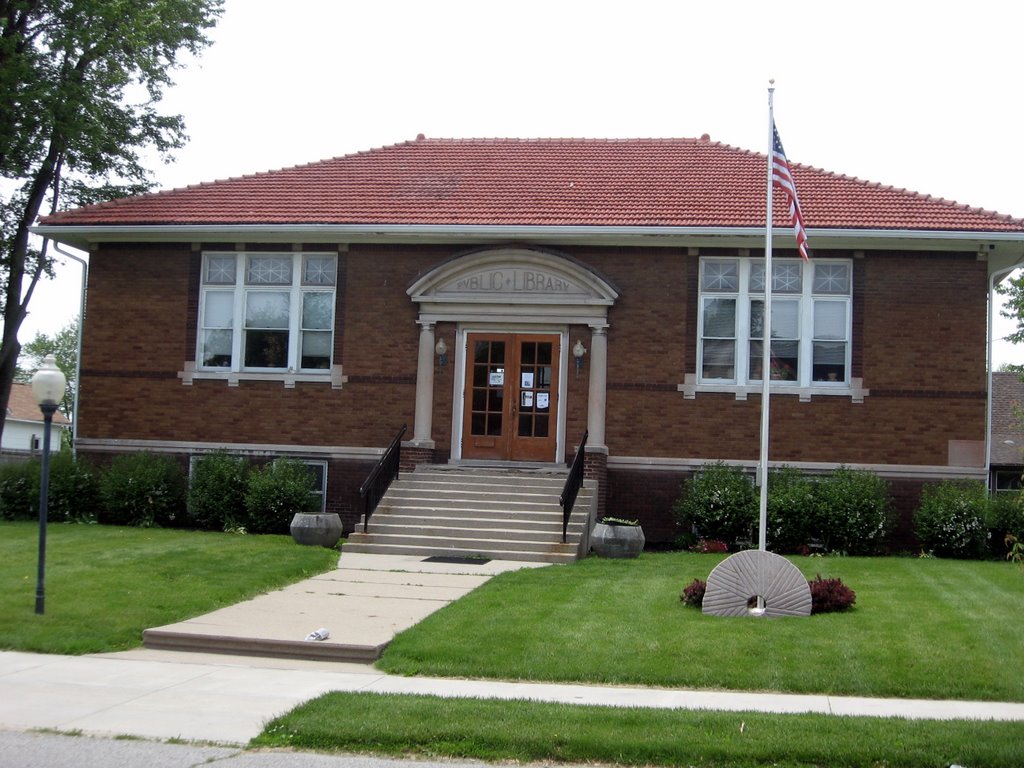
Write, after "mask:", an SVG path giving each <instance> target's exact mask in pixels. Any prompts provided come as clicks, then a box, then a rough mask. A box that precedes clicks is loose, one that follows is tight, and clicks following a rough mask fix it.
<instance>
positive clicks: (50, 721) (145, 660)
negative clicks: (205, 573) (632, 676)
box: [0, 555, 1024, 744]
mask: <svg viewBox="0 0 1024 768" xmlns="http://www.w3.org/2000/svg"><path fill="white" fill-rule="evenodd" d="M350 558H351V559H350ZM365 558H382V559H375V560H371V561H369V562H360V561H361V560H365ZM345 560H346V561H347V566H346V569H345V570H348V571H350V573H349V574H348V576H347V577H343V576H339V575H338V574H333V573H332V574H329V575H328V576H327V577H326V579H327V581H328V582H330V584H328V585H327V586H326V587H325V584H324V579H325V577H317V578H315V579H311V580H309V581H308V582H303V583H302V584H301V585H296V586H295V587H292V588H289V589H288V590H282V591H281V593H272V594H271V595H267V596H264V597H263V598H258V599H256V600H252V601H248V602H247V603H242V604H241V605H239V606H233V607H232V608H229V609H225V610H224V611H217V612H215V613H213V614H209V615H208V616H206V617H199V618H197V619H193V620H192V621H191V622H185V624H191V625H192V626H193V627H203V628H204V629H202V631H196V632H195V633H194V634H206V635H209V636H211V637H218V636H239V637H249V638H250V639H252V638H256V639H259V636H260V635H261V634H268V633H269V629H268V630H265V629H261V628H271V627H272V628H274V630H273V631H274V632H276V633H279V634H283V635H286V637H284V641H286V642H288V643H305V644H307V645H310V646H313V645H316V646H320V645H323V644H326V643H329V642H331V640H326V641H322V642H312V641H309V642H307V641H304V640H300V639H297V638H300V637H304V636H305V635H306V634H307V633H308V632H310V631H312V630H315V629H318V628H320V627H321V626H323V627H326V628H328V629H329V630H330V632H331V639H333V640H334V642H336V643H353V644H356V643H357V641H359V640H360V636H361V635H360V633H364V632H365V633H367V634H366V635H365V636H363V639H364V640H366V639H367V638H369V637H370V634H369V633H370V632H371V630H372V631H373V632H384V633H385V634H386V633H387V632H390V633H392V634H393V633H394V632H396V631H399V630H400V629H404V628H405V627H406V626H410V625H411V624H413V623H415V622H416V621H418V620H419V619H420V618H422V617H423V616H425V615H427V614H428V613H430V612H431V611H432V610H436V609H437V608H439V607H441V606H442V605H445V604H447V602H449V601H450V600H451V599H454V598H455V596H456V595H455V594H454V590H453V591H450V592H445V593H444V594H440V593H438V592H437V585H436V584H435V583H433V580H432V579H430V578H427V577H426V576H424V575H423V574H424V573H426V574H428V575H429V574H433V575H438V574H440V575H449V576H472V577H475V578H476V581H478V582H479V583H482V581H485V580H486V578H489V577H490V575H493V574H494V573H498V572H500V571H501V570H506V569H508V568H515V567H522V564H517V563H514V564H509V563H488V564H486V565H472V566H461V565H454V566H452V565H444V564H422V563H420V562H419V559H418V558H411V561H405V560H403V559H401V558H388V557H385V556H379V555H361V556H358V558H357V557H356V556H350V555H346V556H345ZM356 566H359V567H358V568H357V567H356ZM556 567H557V566H556ZM412 569H426V570H425V571H419V570H417V571H413V570H412ZM480 569H484V571H485V572H483V573H481V572H479V571H480ZM341 570H343V569H339V571H341ZM473 571H476V572H473ZM367 572H369V573H370V574H371V575H367ZM373 573H378V574H383V573H391V574H396V573H403V574H404V575H402V576H401V580H402V581H404V582H406V588H405V589H404V590H402V591H400V592H398V593H394V594H392V593H390V592H388V590H383V591H384V592H386V593H387V594H383V595H381V596H379V597H378V596H374V595H373V594H372V593H373V592H374V591H375V590H374V589H366V590H365V591H366V593H367V594H362V595H360V596H359V598H358V599H356V600H348V601H345V605H346V610H345V611H341V612H334V611H333V608H332V607H331V606H333V605H334V604H335V602H338V603H341V602H342V601H343V600H344V598H345V597H347V596H350V595H352V594H353V590H355V589H356V587H354V586H353V585H354V584H363V585H366V584H369V583H378V584H383V585H387V584H392V583H393V582H391V581H390V580H389V579H382V580H377V581H374V577H373V576H372V574H373ZM413 573H420V575H419V576H413V575H410V574H413ZM463 586H464V587H466V586H468V582H465V583H464V584H463ZM469 588H472V587H469ZM342 593H344V594H342ZM463 593H464V592H463ZM284 595H287V599H285V597H284ZM328 598H330V599H328ZM409 603H419V605H417V606H414V607H412V608H410V606H409V605H408V604H409ZM431 606H432V607H431ZM356 608H358V612H356V613H354V611H356ZM428 608H429V610H428ZM417 617H418V618H417ZM211 627H213V628H215V629H211ZM382 627H383V628H385V629H382ZM179 629H180V627H179ZM375 637H377V639H379V636H375ZM279 639H280V638H279ZM363 644H365V645H369V644H370V643H369V642H366V643H363ZM327 691H370V692H377V693H406V694H411V693H422V694H435V695H440V696H451V697H475V698H500V699H529V700H535V701H553V702H564V703H572V704H597V705H606V706H626V707H652V708H654V707H660V708H677V709H716V710H727V711H760V712H782V713H795V712H819V713H825V714H835V715H865V716H881V717H906V718H929V719H956V718H968V719H998V720H1024V704H1021V703H987V702H966V701H913V700H903V699H870V698H860V697H839V696H804V695H787V694H758V693H742V692H723V691H687V690H665V689H650V688H630V687H599V686H591V685H564V684H546V683H516V682H501V681H479V680H448V679H437V678H421V677H395V676H390V675H385V674H382V673H381V672H379V671H377V670H376V669H374V668H373V667H372V666H369V665H367V664H359V663H344V662H334V661H327V660H320V661H306V660H301V659H295V658H264V657H257V656H231V655H223V654H199V653H190V652H182V651H168V650H154V649H140V650H135V651H127V652H123V653H113V654H100V655H94V656H74V657H72V656H51V655H38V654H30V653H19V652H2V653H0V730H3V729H7V730H19V731H21V730H30V729H40V728H45V729H56V730H61V731H81V732H82V733H84V734H89V735H98V736H111V735H132V736H140V737H144V738H152V739H186V740H201V741H209V742H213V743H218V744H245V743H246V742H247V741H248V740H249V739H251V738H252V737H254V736H256V735H257V734H258V733H259V732H260V731H261V729H262V727H263V724H264V723H265V722H266V721H267V720H268V719H270V718H272V717H274V716H276V715H278V714H281V713H284V712H286V711H288V710H289V709H291V708H292V707H294V706H296V705H297V704H299V703H301V702H303V701H306V700H308V699H310V698H313V697H315V696H318V695H320V694H322V693H325V692H327Z"/></svg>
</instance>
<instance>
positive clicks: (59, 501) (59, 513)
mask: <svg viewBox="0 0 1024 768" xmlns="http://www.w3.org/2000/svg"><path fill="white" fill-rule="evenodd" d="M100 507H101V503H100V479H99V474H98V473H97V471H96V468H95V467H93V466H92V464H91V463H90V462H89V461H88V460H87V459H84V458H81V457H78V458H76V457H75V456H74V454H72V453H71V451H61V452H60V453H57V454H54V456H53V458H51V459H50V500H49V504H48V505H47V516H48V518H49V519H50V520H52V521H53V522H57V523H95V522H96V520H97V519H98V517H99V513H100Z"/></svg>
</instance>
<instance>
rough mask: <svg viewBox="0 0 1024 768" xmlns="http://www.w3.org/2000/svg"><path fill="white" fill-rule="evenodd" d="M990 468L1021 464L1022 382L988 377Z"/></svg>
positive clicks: (1023, 443) (1023, 431) (1023, 453)
mask: <svg viewBox="0 0 1024 768" xmlns="http://www.w3.org/2000/svg"><path fill="white" fill-rule="evenodd" d="M991 463H992V464H1024V381H1021V378H1020V374H1017V373H993V374H992V457H991Z"/></svg>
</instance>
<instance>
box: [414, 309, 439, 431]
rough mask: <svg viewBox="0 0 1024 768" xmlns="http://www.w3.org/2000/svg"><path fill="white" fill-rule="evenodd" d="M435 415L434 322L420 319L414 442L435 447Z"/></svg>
mask: <svg viewBox="0 0 1024 768" xmlns="http://www.w3.org/2000/svg"><path fill="white" fill-rule="evenodd" d="M433 417H434V324H433V323H428V322H423V321H420V352H419V358H418V361H417V366H416V422H415V425H414V426H413V435H412V442H413V444H414V445H417V446H421V447H424V448H429V447H433V444H434V443H433V440H431V438H430V433H431V428H432V427H433Z"/></svg>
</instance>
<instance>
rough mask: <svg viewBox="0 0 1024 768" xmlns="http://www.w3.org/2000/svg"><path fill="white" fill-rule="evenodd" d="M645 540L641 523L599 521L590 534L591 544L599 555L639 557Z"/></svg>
mask: <svg viewBox="0 0 1024 768" xmlns="http://www.w3.org/2000/svg"><path fill="white" fill-rule="evenodd" d="M645 541H646V539H644V531H643V528H641V527H640V526H639V525H608V524H606V523H597V524H596V525H595V526H594V530H593V532H592V533H591V534H590V546H591V548H592V549H593V550H594V554H595V555H597V556H598V557H639V556H640V553H641V552H642V551H643V549H644V542H645Z"/></svg>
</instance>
